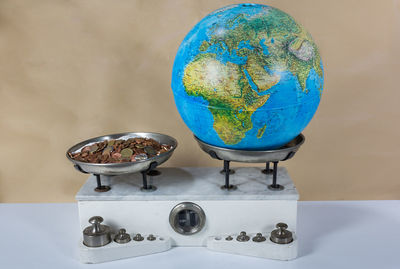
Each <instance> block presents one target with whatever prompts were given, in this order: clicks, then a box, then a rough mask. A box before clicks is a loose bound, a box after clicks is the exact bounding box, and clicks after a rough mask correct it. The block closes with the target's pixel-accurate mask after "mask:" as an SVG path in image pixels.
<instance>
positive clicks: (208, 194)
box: [76, 167, 299, 201]
mask: <svg viewBox="0 0 400 269" xmlns="http://www.w3.org/2000/svg"><path fill="white" fill-rule="evenodd" d="M232 169H234V170H235V173H234V174H232V175H230V183H231V184H234V185H236V186H237V189H236V190H234V191H226V190H222V189H221V188H220V187H221V186H222V185H223V184H224V183H225V175H223V174H221V173H220V171H221V168H220V167H180V168H157V170H159V171H161V175H159V176H154V177H148V182H149V184H152V185H155V186H157V190H156V191H154V192H143V191H141V190H140V187H141V186H142V175H141V174H140V173H136V174H129V175H121V176H113V177H105V176H104V177H102V184H104V185H109V186H111V190H110V191H108V192H95V191H94V188H95V187H96V178H95V177H94V176H93V175H91V176H90V177H89V178H88V180H87V181H86V183H85V184H84V185H83V186H82V188H81V189H80V190H79V192H78V193H77V195H76V200H78V201H120V200H126V201H138V200H141V201H165V200H169V201H171V200H298V199H299V194H298V192H297V190H296V187H295V186H294V184H293V182H292V180H291V179H290V177H289V175H288V173H287V170H286V168H283V167H279V168H278V177H277V178H278V181H277V182H278V184H280V185H283V186H284V187H285V189H284V190H282V191H272V190H269V189H268V185H270V184H271V183H272V174H270V175H265V174H263V173H262V172H261V171H262V168H258V167H238V168H232Z"/></svg>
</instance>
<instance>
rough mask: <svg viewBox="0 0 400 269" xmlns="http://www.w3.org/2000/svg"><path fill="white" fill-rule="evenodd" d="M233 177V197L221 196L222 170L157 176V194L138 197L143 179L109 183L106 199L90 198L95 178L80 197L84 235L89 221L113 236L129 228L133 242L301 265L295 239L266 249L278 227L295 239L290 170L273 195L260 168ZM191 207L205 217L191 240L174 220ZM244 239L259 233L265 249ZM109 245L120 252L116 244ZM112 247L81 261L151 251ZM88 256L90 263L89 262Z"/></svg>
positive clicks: (164, 171)
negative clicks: (149, 237)
mask: <svg viewBox="0 0 400 269" xmlns="http://www.w3.org/2000/svg"><path fill="white" fill-rule="evenodd" d="M232 169H233V170H234V171H235V173H234V174H231V175H230V182H231V184H232V185H234V186H236V189H235V190H232V189H231V190H225V189H221V188H220V187H221V185H222V184H223V183H224V179H225V177H224V175H221V173H220V168H218V167H184V168H159V170H160V171H161V174H160V175H158V176H154V177H152V176H150V177H149V184H151V185H154V186H157V190H155V191H153V192H143V191H141V190H140V187H141V186H142V176H141V174H140V173H137V174H130V175H121V176H115V177H105V178H104V183H105V184H107V185H109V186H111V190H110V191H108V192H103V193H99V192H95V191H94V190H93V189H94V187H95V185H96V180H95V178H94V177H93V176H91V177H89V179H88V181H87V182H86V183H85V184H84V185H83V187H82V188H81V190H80V191H79V192H78V194H77V195H76V199H77V200H78V207H79V218H80V226H81V230H82V231H83V229H84V228H85V227H87V226H88V219H89V218H90V217H92V216H102V217H103V218H104V222H103V224H105V225H108V226H110V228H111V230H112V231H114V232H116V231H118V230H119V229H121V228H124V229H126V231H127V233H130V234H131V235H132V234H135V233H141V234H157V235H159V236H162V237H163V238H169V239H170V246H182V247H184V246H203V247H207V248H209V249H210V250H215V251H222V252H229V253H235V254H241V255H250V256H257V257H263V258H271V259H280V260H289V259H293V258H294V257H296V255H297V239H295V240H294V241H293V242H292V243H290V244H287V245H285V246H284V245H279V244H276V243H273V242H271V241H269V234H270V233H271V231H272V230H274V229H275V225H276V224H277V223H279V222H284V223H286V224H287V225H288V226H289V228H288V230H290V231H291V232H293V234H295V233H296V230H297V223H296V222H297V201H298V199H299V195H298V192H297V190H296V188H295V186H294V184H293V181H292V180H291V179H290V177H289V175H288V173H287V171H286V169H285V168H283V167H279V168H278V170H277V178H278V183H279V184H280V185H282V186H284V189H283V190H270V189H269V188H268V186H269V185H271V184H272V183H273V182H272V177H273V175H271V174H268V175H266V174H263V173H262V170H263V168H262V167H259V168H256V167H241V168H237V167H233V168H232ZM187 202H190V203H194V204H196V205H197V206H198V207H200V208H201V209H202V210H203V211H204V215H205V225H204V227H203V228H202V229H200V230H199V231H198V232H197V233H194V234H190V235H184V234H180V233H178V232H176V231H175V230H174V228H173V227H172V224H171V220H170V213H171V211H172V209H174V208H175V207H176V206H177V205H178V204H180V203H187ZM241 231H246V232H247V233H248V234H249V235H250V236H252V234H253V233H254V234H256V233H262V234H263V236H265V237H266V238H267V242H260V243H256V242H253V241H251V240H252V238H250V241H251V242H250V241H249V242H239V241H236V237H235V235H237V234H238V233H240V232H241ZM224 235H231V236H232V237H233V240H230V241H227V240H220V241H218V240H215V238H216V237H221V238H223V239H224V238H225V237H223V236H224ZM210 238H213V239H210ZM148 243H149V244H152V243H154V241H153V242H148ZM111 244H113V245H116V243H115V242H113V243H111ZM111 244H109V245H106V246H104V247H100V248H96V250H92V249H89V250H87V247H85V248H86V249H85V248H82V247H81V248H80V249H81V254H82V252H83V253H87V254H85V255H86V256H83V258H81V260H82V261H83V262H93V263H94V262H101V261H105V260H104V259H105V257H108V258H107V260H112V259H119V258H124V257H128V256H129V257H134V256H138V255H147V254H150V250H149V253H147V252H145V253H144V254H138V253H141V252H140V251H136V250H134V249H131V248H130V246H131V245H129V244H130V243H128V244H126V248H127V249H128V250H124V249H125V246H124V245H121V246H118V248H117V247H112V246H111ZM116 249H119V250H121V254H118V255H117V254H112V255H108V256H107V255H106V254H105V253H104V251H105V252H108V251H109V252H110V253H114V252H118V250H116ZM165 250H166V249H165ZM158 252H159V251H158ZM88 253H89V254H90V255H92V256H90V257H92V258H90V259H89V258H88V257H89V256H88V255H89V254H88ZM153 253H155V252H153ZM128 254H129V255H128ZM93 255H94V256H96V257H98V258H95V257H94V256H93ZM81 257H82V255H81ZM85 257H86V258H85ZM118 257H119V258H118Z"/></svg>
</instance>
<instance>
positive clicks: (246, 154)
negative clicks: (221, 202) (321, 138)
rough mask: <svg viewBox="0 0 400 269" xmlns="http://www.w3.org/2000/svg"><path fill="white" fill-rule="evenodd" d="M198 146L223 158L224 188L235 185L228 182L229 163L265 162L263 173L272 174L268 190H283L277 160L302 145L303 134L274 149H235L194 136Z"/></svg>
mask: <svg viewBox="0 0 400 269" xmlns="http://www.w3.org/2000/svg"><path fill="white" fill-rule="evenodd" d="M194 138H195V139H196V141H197V143H198V144H199V146H200V148H201V149H202V150H203V151H204V152H206V153H207V154H209V155H210V156H211V157H212V158H214V159H218V160H223V161H224V168H223V170H222V171H221V172H222V173H223V174H225V184H224V185H223V186H221V188H222V189H224V190H235V189H236V186H235V185H231V184H230V183H229V175H230V174H233V173H234V171H233V170H231V169H229V163H230V162H231V161H233V162H243V163H265V164H266V166H265V169H264V170H263V171H262V172H263V173H264V174H272V184H271V185H269V186H268V188H269V189H270V190H278V191H279V190H283V189H284V187H283V186H281V185H279V184H278V183H277V171H278V162H280V161H286V160H289V159H291V158H292V157H293V156H294V155H295V154H296V152H297V150H298V149H299V148H300V146H301V145H303V143H304V141H305V138H304V135H302V134H299V135H298V136H297V137H295V138H294V139H292V140H291V141H290V142H289V143H287V144H286V145H284V146H282V147H280V148H278V149H274V150H237V149H228V148H221V147H217V146H213V145H210V144H207V143H205V142H203V141H201V140H200V139H199V138H197V137H196V136H194ZM270 162H272V163H273V169H270Z"/></svg>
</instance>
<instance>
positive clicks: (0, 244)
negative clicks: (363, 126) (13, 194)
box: [0, 201, 400, 269]
mask: <svg viewBox="0 0 400 269" xmlns="http://www.w3.org/2000/svg"><path fill="white" fill-rule="evenodd" d="M0 231H1V232H2V235H1V238H2V239H1V240H0V268H1V269H6V268H7V269H8V268H43V269H45V268H51V269H58V268H118V269H121V268H146V269H147V268H157V269H166V268H173V269H179V268H185V269H194V268H207V269H208V268H219V269H223V268H229V269H234V268H241V269H243V268H251V269H255V268H274V269H280V268H307V269H312V268H318V269H327V268H341V269H342V268H354V269H358V268H363V269H367V268H374V269H376V268H378V269H386V268H388V269H392V268H393V269H399V268H400V201H351V202H347V201H335V202H333V201H332V202H299V209H298V238H299V257H298V258H297V259H295V260H293V261H273V260H265V259H260V258H253V257H245V256H237V255H230V254H223V253H218V252H212V251H209V250H207V249H206V248H201V247H185V248H184V247H181V248H173V249H171V250H169V251H167V252H163V253H159V254H154V255H150V256H143V257H136V258H131V259H125V260H119V261H113V262H107V263H103V264H95V265H93V264H80V263H79V262H78V260H77V243H78V241H79V238H80V233H81V231H80V230H79V223H78V210H77V205H76V204H73V203H71V204H0Z"/></svg>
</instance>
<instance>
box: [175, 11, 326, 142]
mask: <svg viewBox="0 0 400 269" xmlns="http://www.w3.org/2000/svg"><path fill="white" fill-rule="evenodd" d="M323 82H324V79H323V66H322V61H321V58H320V55H319V52H318V48H317V46H316V45H315V43H314V41H313V39H312V37H311V35H310V34H309V33H308V32H307V31H306V30H305V29H304V28H303V27H302V26H301V25H300V24H298V23H297V22H296V21H295V20H294V19H293V18H292V17H291V16H289V15H288V14H286V13H285V12H283V11H281V10H279V9H276V8H273V7H270V6H265V5H259V4H238V5H231V6H227V7H224V8H221V9H218V10H216V11H214V12H212V13H211V14H209V15H208V16H206V17H205V18H204V19H202V20H201V21H200V22H199V23H198V24H197V25H195V26H194V27H193V29H192V30H191V31H190V32H189V33H188V34H187V36H186V37H185V39H184V40H183V42H182V43H181V45H180V47H179V49H178V52H177V54H176V58H175V62H174V66H173V72H172V83H171V86H172V90H173V94H174V99H175V103H176V106H177V109H178V111H179V113H180V115H181V117H182V119H183V121H184V122H185V124H186V125H187V126H188V128H189V129H190V130H191V131H192V132H193V134H194V135H195V136H196V137H197V138H199V139H200V140H202V141H203V142H206V143H208V144H211V145H214V146H219V147H224V148H232V149H244V150H267V149H276V148H279V147H281V146H283V145H285V144H286V143H288V142H289V141H290V140H292V139H293V138H295V137H296V136H297V135H299V134H300V133H301V132H302V130H303V129H304V128H305V127H306V126H307V124H308V123H309V122H310V120H311V119H312V117H313V116H314V114H315V112H316V110H317V108H318V105H319V102H320V98H321V94H322V89H323Z"/></svg>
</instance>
